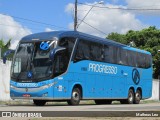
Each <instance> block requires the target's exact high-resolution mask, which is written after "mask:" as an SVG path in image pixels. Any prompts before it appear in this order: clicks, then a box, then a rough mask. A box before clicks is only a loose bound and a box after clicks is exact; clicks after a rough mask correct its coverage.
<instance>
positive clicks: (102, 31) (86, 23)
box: [78, 19, 107, 35]
mask: <svg viewBox="0 0 160 120" xmlns="http://www.w3.org/2000/svg"><path fill="white" fill-rule="evenodd" d="M78 20H81V19H78ZM81 21H82V20H81ZM82 22H84V23H85V24H86V25H88V26H90V27H91V28H93V29H95V30H97V31H99V32H100V33H102V34H104V35H107V34H106V33H105V32H103V31H101V30H99V29H98V28H96V27H94V26H92V25H90V24H88V23H86V22H85V21H82Z"/></svg>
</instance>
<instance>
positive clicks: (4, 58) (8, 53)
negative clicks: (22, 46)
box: [3, 49, 15, 64]
mask: <svg viewBox="0 0 160 120" xmlns="http://www.w3.org/2000/svg"><path fill="white" fill-rule="evenodd" d="M14 52H15V50H11V49H10V50H7V51H6V52H5V53H4V54H3V64H6V61H7V56H8V55H10V54H12V53H14Z"/></svg>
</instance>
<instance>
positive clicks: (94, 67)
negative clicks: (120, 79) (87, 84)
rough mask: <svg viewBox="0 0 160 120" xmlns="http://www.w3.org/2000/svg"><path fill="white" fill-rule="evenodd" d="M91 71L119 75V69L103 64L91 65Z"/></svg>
mask: <svg viewBox="0 0 160 120" xmlns="http://www.w3.org/2000/svg"><path fill="white" fill-rule="evenodd" d="M89 71H91V72H99V73H106V74H117V67H115V66H108V65H102V64H94V63H89Z"/></svg>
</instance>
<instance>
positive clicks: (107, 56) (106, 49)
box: [104, 45, 111, 63]
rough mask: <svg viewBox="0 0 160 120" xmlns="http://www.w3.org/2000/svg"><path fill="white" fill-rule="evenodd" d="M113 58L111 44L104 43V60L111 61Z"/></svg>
mask: <svg viewBox="0 0 160 120" xmlns="http://www.w3.org/2000/svg"><path fill="white" fill-rule="evenodd" d="M110 59H111V56H110V53H109V46H108V45H104V61H105V62H107V63H109V62H110Z"/></svg>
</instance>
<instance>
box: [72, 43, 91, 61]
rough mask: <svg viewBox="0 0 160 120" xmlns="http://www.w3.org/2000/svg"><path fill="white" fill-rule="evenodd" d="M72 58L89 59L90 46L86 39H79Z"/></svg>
mask: <svg viewBox="0 0 160 120" xmlns="http://www.w3.org/2000/svg"><path fill="white" fill-rule="evenodd" d="M74 59H75V60H76V61H77V60H86V59H87V60H88V59H90V48H89V43H88V42H87V41H83V40H80V41H79V43H78V46H77V50H76V54H75V58H74Z"/></svg>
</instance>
